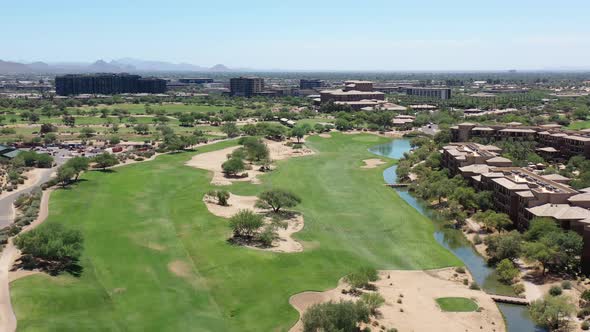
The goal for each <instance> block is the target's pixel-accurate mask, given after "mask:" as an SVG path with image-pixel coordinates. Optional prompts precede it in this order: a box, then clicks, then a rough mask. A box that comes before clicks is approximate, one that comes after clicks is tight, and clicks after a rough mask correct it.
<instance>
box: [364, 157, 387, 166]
mask: <svg viewBox="0 0 590 332" xmlns="http://www.w3.org/2000/svg"><path fill="white" fill-rule="evenodd" d="M363 162H364V163H365V165H363V166H361V168H375V167H377V166H379V165H383V164H385V162H384V161H383V160H381V159H379V158H375V159H365V160H363Z"/></svg>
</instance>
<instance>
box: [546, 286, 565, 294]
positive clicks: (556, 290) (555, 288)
mask: <svg viewBox="0 0 590 332" xmlns="http://www.w3.org/2000/svg"><path fill="white" fill-rule="evenodd" d="M561 293H563V290H562V289H561V287H559V286H551V288H549V294H550V295H551V296H559V295H561Z"/></svg>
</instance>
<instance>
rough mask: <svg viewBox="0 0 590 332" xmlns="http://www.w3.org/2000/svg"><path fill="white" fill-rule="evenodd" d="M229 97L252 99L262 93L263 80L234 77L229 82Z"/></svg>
mask: <svg viewBox="0 0 590 332" xmlns="http://www.w3.org/2000/svg"><path fill="white" fill-rule="evenodd" d="M229 85H230V95H231V96H236V97H252V96H254V95H256V94H259V93H262V92H263V91H264V79H262V78H260V77H236V78H232V79H230V81H229Z"/></svg>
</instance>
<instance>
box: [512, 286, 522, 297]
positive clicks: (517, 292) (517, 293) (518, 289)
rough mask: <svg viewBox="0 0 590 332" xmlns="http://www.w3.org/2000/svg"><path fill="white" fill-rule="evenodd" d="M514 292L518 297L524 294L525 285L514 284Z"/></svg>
mask: <svg viewBox="0 0 590 332" xmlns="http://www.w3.org/2000/svg"><path fill="white" fill-rule="evenodd" d="M512 290H513V291H514V293H516V295H520V294H522V293H524V285H523V284H514V285H512Z"/></svg>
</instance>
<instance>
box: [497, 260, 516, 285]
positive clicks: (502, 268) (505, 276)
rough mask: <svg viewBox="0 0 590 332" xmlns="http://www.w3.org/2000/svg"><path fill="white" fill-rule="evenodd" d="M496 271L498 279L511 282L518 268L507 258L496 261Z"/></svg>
mask: <svg viewBox="0 0 590 332" xmlns="http://www.w3.org/2000/svg"><path fill="white" fill-rule="evenodd" d="M496 272H497V273H498V280H500V281H501V282H503V283H506V284H512V283H513V282H514V279H516V277H518V274H519V272H518V268H517V267H516V266H515V265H514V263H512V261H510V260H509V259H507V258H504V259H503V260H501V261H500V263H498V265H497V266H496Z"/></svg>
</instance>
